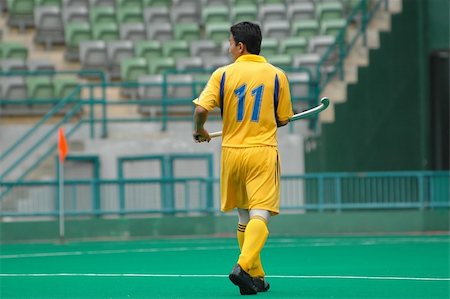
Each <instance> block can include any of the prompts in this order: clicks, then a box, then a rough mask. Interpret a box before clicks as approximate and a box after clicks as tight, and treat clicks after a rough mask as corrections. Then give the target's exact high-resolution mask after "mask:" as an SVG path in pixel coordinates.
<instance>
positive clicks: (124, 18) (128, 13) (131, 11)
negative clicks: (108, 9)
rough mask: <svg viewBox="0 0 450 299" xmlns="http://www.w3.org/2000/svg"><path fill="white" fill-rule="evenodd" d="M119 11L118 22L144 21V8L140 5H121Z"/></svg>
mask: <svg viewBox="0 0 450 299" xmlns="http://www.w3.org/2000/svg"><path fill="white" fill-rule="evenodd" d="M116 11H117V22H118V23H120V24H122V23H142V22H143V21H144V18H143V15H142V8H140V7H129V6H128V7H120V8H117V9H116Z"/></svg>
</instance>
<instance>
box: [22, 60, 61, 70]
mask: <svg viewBox="0 0 450 299" xmlns="http://www.w3.org/2000/svg"><path fill="white" fill-rule="evenodd" d="M27 66H28V70H29V71H31V72H34V71H55V69H56V67H55V65H54V64H53V63H51V62H50V61H48V60H45V59H44V60H43V59H33V60H28V62H27Z"/></svg>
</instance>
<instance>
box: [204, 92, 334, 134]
mask: <svg viewBox="0 0 450 299" xmlns="http://www.w3.org/2000/svg"><path fill="white" fill-rule="evenodd" d="M328 105H330V100H329V99H328V98H327V97H323V98H322V99H320V105H319V106H316V107H314V108H311V109H308V110H306V111H303V112H300V113H297V114H294V115H293V116H292V117H291V118H290V119H289V122H292V121H296V120H299V119H305V118H309V117H311V116H314V115H316V114H319V113H320V112H322V111H323V110H325V109H327V107H328ZM220 136H222V131H217V132H212V133H210V134H209V137H211V138H216V137H220Z"/></svg>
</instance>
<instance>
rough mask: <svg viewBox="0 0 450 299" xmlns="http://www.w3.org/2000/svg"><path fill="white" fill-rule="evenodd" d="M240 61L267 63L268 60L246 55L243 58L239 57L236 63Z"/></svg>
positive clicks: (259, 56)
mask: <svg viewBox="0 0 450 299" xmlns="http://www.w3.org/2000/svg"><path fill="white" fill-rule="evenodd" d="M240 61H254V62H267V60H266V59H265V58H264V57H263V56H261V55H255V54H244V55H242V56H239V58H238V59H236V61H235V62H240Z"/></svg>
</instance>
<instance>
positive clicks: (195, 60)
mask: <svg viewBox="0 0 450 299" xmlns="http://www.w3.org/2000/svg"><path fill="white" fill-rule="evenodd" d="M175 68H176V69H177V71H187V70H200V69H202V68H203V59H202V58H201V57H180V58H177V59H176V61H175Z"/></svg>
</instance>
